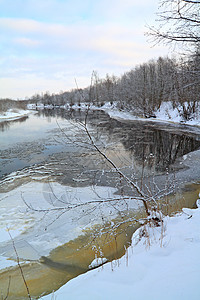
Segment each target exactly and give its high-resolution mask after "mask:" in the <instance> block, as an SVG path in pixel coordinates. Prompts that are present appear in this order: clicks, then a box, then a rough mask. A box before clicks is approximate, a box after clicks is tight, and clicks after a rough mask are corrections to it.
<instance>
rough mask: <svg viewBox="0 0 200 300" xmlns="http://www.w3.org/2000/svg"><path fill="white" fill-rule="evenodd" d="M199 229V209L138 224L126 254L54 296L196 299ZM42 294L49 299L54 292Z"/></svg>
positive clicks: (198, 291)
mask: <svg viewBox="0 0 200 300" xmlns="http://www.w3.org/2000/svg"><path fill="white" fill-rule="evenodd" d="M199 232H200V208H197V209H186V208H185V209H183V212H182V213H180V214H178V215H176V216H174V217H165V218H164V225H163V227H159V228H158V227H157V228H152V227H146V228H141V229H138V230H137V231H136V232H135V234H134V235H133V238H132V246H131V247H130V248H129V249H128V251H127V254H126V255H125V256H123V257H122V258H121V259H120V260H118V261H113V262H112V263H107V264H105V265H104V266H103V267H99V268H98V269H96V270H92V271H90V272H87V273H86V274H83V275H80V276H78V277H76V278H74V279H72V280H71V281H69V282H68V283H67V284H66V285H64V286H63V287H61V288H60V289H59V290H58V291H56V292H55V293H54V297H55V298H56V299H57V300H62V299H67V298H68V299H73V300H76V299H77V300H92V299H96V300H110V299H115V300H118V299H119V300H121V299H123V298H125V299H130V300H131V299H138V300H143V299H149V300H159V299H162V300H169V299H181V300H188V299H192V300H198V299H199V298H200V287H199V275H200V271H199V270H200V260H199V253H200V235H199ZM145 234H146V237H145V236H144V235H145ZM147 234H148V236H147ZM42 299H44V300H50V299H52V294H51V295H48V296H45V297H42ZM53 299H54V298H53Z"/></svg>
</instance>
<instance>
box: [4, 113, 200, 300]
mask: <svg viewBox="0 0 200 300" xmlns="http://www.w3.org/2000/svg"><path fill="white" fill-rule="evenodd" d="M86 119H87V126H88V129H89V132H90V134H91V136H92V138H93V141H94V142H95V143H96V145H98V147H99V148H100V149H102V151H103V152H104V153H105V154H106V155H107V156H108V157H109V158H110V159H111V160H112V161H113V162H114V163H115V164H116V165H117V167H119V168H120V169H121V170H122V171H123V172H124V173H125V174H126V175H127V176H129V178H131V179H134V181H135V182H137V184H138V185H139V186H140V187H141V188H144V189H146V191H147V190H148V189H149V188H151V189H155V188H156V189H158V190H160V189H162V188H163V186H165V185H166V181H170V182H172V183H173V184H169V191H168V192H170V188H171V187H172V186H173V188H175V190H173V193H175V192H176V194H173V196H170V197H171V198H170V197H168V198H167V200H166V199H165V201H167V203H168V204H169V203H170V205H168V208H167V209H168V211H167V213H168V212H169V213H170V212H173V211H176V210H177V209H180V208H181V207H182V206H189V207H192V206H193V205H194V202H195V200H196V198H197V197H198V190H199V185H198V182H197V181H198V180H199V176H200V174H199V171H198V167H197V165H196V167H195V161H194V156H192V155H196V156H195V160H196V161H198V159H199V157H200V155H199V154H198V151H196V150H198V149H199V148H200V129H199V128H198V127H190V126H185V125H175V124H165V123H157V122H144V121H126V120H120V119H113V118H110V117H109V115H108V114H106V113H105V112H104V111H98V110H97V111H90V112H89V113H88V114H87V116H86V114H85V112H82V111H66V110H62V109H56V110H43V111H38V113H37V114H35V115H30V116H29V117H24V118H22V119H20V120H17V121H13V122H2V123H0V128H1V131H0V180H1V181H0V189H1V190H0V192H1V194H0V197H1V201H0V212H1V219H0V222H1V223H0V234H1V238H0V241H1V243H0V258H6V259H9V261H8V262H10V261H13V260H15V259H16V253H15V251H14V249H13V242H14V244H15V246H16V249H17V253H18V257H19V259H20V260H21V262H23V270H24V274H25V277H26V280H27V283H28V285H29V287H30V290H31V295H32V296H34V297H38V296H39V295H41V294H42V293H49V292H51V291H52V290H55V289H57V288H59V287H60V286H61V285H62V284H64V283H65V282H67V281H68V280H69V279H70V278H73V277H74V276H77V275H78V274H81V273H83V272H85V271H87V270H88V266H89V264H90V263H91V262H92V260H93V259H94V258H95V257H96V256H98V257H102V256H103V257H106V259H108V260H112V259H114V258H117V257H119V256H120V255H122V254H123V253H124V245H126V246H128V244H129V243H130V240H131V235H132V233H133V231H134V230H135V229H136V228H137V225H131V222H130V220H132V219H134V218H135V217H136V216H137V217H138V218H140V217H141V216H142V214H143V211H142V209H141V204H140V203H139V202H137V201H134V202H133V201H132V200H130V199H129V198H128V197H130V193H132V191H131V190H130V189H129V188H127V186H126V185H125V184H124V182H123V180H122V179H121V178H119V176H118V175H116V173H114V172H113V170H112V168H111V166H110V165H109V164H107V163H106V162H105V160H102V159H101V157H99V156H98V154H97V153H96V151H95V149H94V147H93V146H91V142H90V140H89V139H88V136H87V134H86V132H85V131H84V130H83V126H82V124H84V122H85V121H86ZM192 153H194V154H192ZM174 178H176V180H175V179H174ZM193 181H195V182H196V185H192V186H189V187H185V185H184V187H183V191H184V193H185V194H184V196H183V192H180V191H179V190H177V188H178V186H180V182H182V183H183V182H184V183H186V182H193ZM188 191H189V192H188ZM157 193H158V191H157ZM191 193H193V196H192V197H191ZM174 195H176V197H175V196H174ZM178 195H179V196H178ZM188 195H189V196H188ZM111 199H114V200H115V201H114V202H112V201H111ZM174 199H176V201H174ZM103 200H106V201H107V202H106V203H104V201H103ZM119 200H121V201H119ZM90 201H96V202H95V205H93V204H91V203H90V204H86V203H87V202H90ZM177 203H178V204H177ZM63 207H64V210H63ZM134 224H135V223H134ZM5 228H9V230H10V233H11V235H12V237H13V241H12V240H11V238H9V237H8V234H7V236H6V232H5ZM99 233H101V234H99ZM77 249H78V251H77ZM8 265H9V264H8ZM5 266H7V265H5ZM9 277H11V282H10V284H8V281H9ZM8 286H9V299H23V297H25V298H26V290H25V288H24V283H23V281H22V278H21V276H20V272H19V268H18V266H11V267H9V268H8V269H4V268H3V269H2V270H1V273H0V291H1V293H2V294H3V295H6V293H7V291H8Z"/></svg>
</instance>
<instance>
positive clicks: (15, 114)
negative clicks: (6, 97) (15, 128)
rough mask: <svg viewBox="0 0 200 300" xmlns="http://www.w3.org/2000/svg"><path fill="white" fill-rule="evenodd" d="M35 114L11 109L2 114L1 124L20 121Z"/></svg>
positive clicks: (0, 114) (0, 113)
mask: <svg viewBox="0 0 200 300" xmlns="http://www.w3.org/2000/svg"><path fill="white" fill-rule="evenodd" d="M33 113H36V112H35V111H33V110H29V109H27V110H24V109H9V110H8V111H5V112H0V122H2V121H14V120H18V119H20V118H23V117H25V116H28V115H30V114H33Z"/></svg>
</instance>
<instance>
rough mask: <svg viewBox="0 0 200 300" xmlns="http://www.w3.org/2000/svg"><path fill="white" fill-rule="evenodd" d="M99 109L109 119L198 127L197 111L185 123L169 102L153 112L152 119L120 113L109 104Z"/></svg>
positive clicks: (199, 115)
mask: <svg viewBox="0 0 200 300" xmlns="http://www.w3.org/2000/svg"><path fill="white" fill-rule="evenodd" d="M185 106H186V107H187V103H185ZM98 109H99V108H98ZM100 109H102V110H104V111H106V112H107V113H108V114H109V115H110V117H111V118H118V119H124V120H138V121H144V122H147V121H148V122H151V121H153V122H165V123H166V122H167V123H168V122H170V123H181V124H187V125H195V126H200V112H199V110H198V109H197V110H196V113H195V114H194V115H193V117H192V118H191V119H190V120H187V121H186V120H184V119H183V117H182V116H181V115H180V111H181V107H180V106H178V107H177V108H173V105H172V103H171V102H163V103H162V104H161V106H160V108H159V109H158V110H157V111H156V112H155V117H154V118H142V117H138V116H134V115H133V114H132V113H130V112H128V111H121V110H119V109H118V108H117V107H116V106H115V105H110V104H109V103H106V104H105V105H104V106H103V107H102V108H100Z"/></svg>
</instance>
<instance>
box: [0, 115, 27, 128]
mask: <svg viewBox="0 0 200 300" xmlns="http://www.w3.org/2000/svg"><path fill="white" fill-rule="evenodd" d="M27 119H28V116H24V117H21V118H20V119H17V120H12V121H3V122H0V131H2V132H3V131H6V130H9V129H10V126H12V125H13V124H16V123H23V122H25V121H26V120H27Z"/></svg>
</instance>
